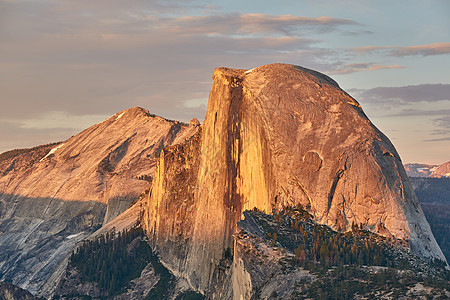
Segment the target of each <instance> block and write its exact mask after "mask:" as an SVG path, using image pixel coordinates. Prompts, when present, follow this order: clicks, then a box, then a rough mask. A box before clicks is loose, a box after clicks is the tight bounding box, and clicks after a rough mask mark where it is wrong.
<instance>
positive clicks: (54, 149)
mask: <svg viewBox="0 0 450 300" xmlns="http://www.w3.org/2000/svg"><path fill="white" fill-rule="evenodd" d="M62 146H64V144H61V145H59V146H57V147H55V148H53V149H52V150H50V151H49V152H48V153H47V155H46V156H44V157H43V158H41V160H40V161H39V162H41V161H43V160H44V159H46V158H47V157H49V156H50V155H52V154H53V153H55V152H56V150H58V149H59V148H61V147H62Z"/></svg>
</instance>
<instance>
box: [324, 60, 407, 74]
mask: <svg viewBox="0 0 450 300" xmlns="http://www.w3.org/2000/svg"><path fill="white" fill-rule="evenodd" d="M403 68H404V66H400V65H377V64H373V63H354V64H346V65H342V66H337V69H336V70H332V71H330V72H329V74H350V73H355V72H361V71H376V70H383V69H403Z"/></svg>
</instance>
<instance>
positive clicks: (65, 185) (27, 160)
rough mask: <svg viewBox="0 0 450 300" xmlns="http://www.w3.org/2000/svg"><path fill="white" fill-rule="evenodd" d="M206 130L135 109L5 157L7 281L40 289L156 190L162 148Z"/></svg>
mask: <svg viewBox="0 0 450 300" xmlns="http://www.w3.org/2000/svg"><path fill="white" fill-rule="evenodd" d="M197 130H198V124H197V123H195V122H194V123H193V124H191V125H188V124H184V123H181V122H176V121H169V120H166V119H163V118H161V117H158V116H154V115H151V114H150V113H149V112H148V111H146V110H144V109H142V108H132V109H129V110H126V111H123V112H120V113H117V114H115V115H114V116H112V117H110V118H108V119H107V120H105V121H103V122H101V123H98V124H96V125H94V126H92V127H90V128H88V129H86V130H85V131H83V132H81V133H80V134H78V135H76V136H73V137H71V138H69V139H68V140H67V141H64V142H62V143H59V144H56V145H51V146H45V147H37V148H34V149H33V150H31V151H25V152H23V153H20V154H19V155H16V156H14V155H3V156H2V157H3V159H2V160H0V249H2V250H1V251H0V281H3V280H7V281H12V282H13V283H14V284H16V285H18V286H20V287H22V288H25V289H27V290H29V291H31V292H32V293H37V292H38V291H40V288H41V287H42V284H43V283H44V282H45V280H46V279H47V278H48V276H49V275H50V274H51V273H52V272H53V271H54V269H55V268H56V266H57V265H58V264H59V263H60V262H61V260H62V259H63V258H64V257H65V256H66V255H67V253H69V252H70V251H71V250H72V248H73V246H74V245H75V244H76V242H78V241H80V240H83V239H85V238H86V237H88V236H89V235H91V234H92V233H93V232H94V231H95V230H97V229H98V228H100V227H101V226H102V225H103V224H106V223H108V222H109V221H111V220H113V219H114V218H115V217H116V216H118V215H119V214H120V213H121V212H123V211H124V210H125V209H127V208H128V207H129V206H130V204H131V203H132V201H136V200H137V199H138V198H139V196H140V194H141V193H142V192H144V190H145V189H148V188H149V186H150V184H149V182H148V181H149V180H150V179H151V176H152V175H153V174H152V173H153V168H154V165H155V163H156V158H157V157H158V156H159V153H160V152H161V150H162V149H163V148H164V147H166V146H168V145H171V144H173V143H181V142H183V141H185V140H186V139H187V138H189V137H190V136H192V135H193V134H194V133H195V132H196V131H197Z"/></svg>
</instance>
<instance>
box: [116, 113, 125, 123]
mask: <svg viewBox="0 0 450 300" xmlns="http://www.w3.org/2000/svg"><path fill="white" fill-rule="evenodd" d="M124 114H125V112H123V113H121V114H120V115H118V116H117V118H116V121H117V120H119V119H120V118H122V116H123V115H124Z"/></svg>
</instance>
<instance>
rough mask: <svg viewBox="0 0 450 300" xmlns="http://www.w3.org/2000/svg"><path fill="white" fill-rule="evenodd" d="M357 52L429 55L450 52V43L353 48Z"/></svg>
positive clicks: (398, 55) (399, 55)
mask: <svg viewBox="0 0 450 300" xmlns="http://www.w3.org/2000/svg"><path fill="white" fill-rule="evenodd" d="M353 50H354V51H356V52H358V53H372V52H375V51H381V52H387V54H388V55H390V56H397V57H404V56H431V55H445V54H450V43H447V42H445V43H434V44H428V45H418V46H406V47H400V46H381V47H379V46H366V47H356V48H353Z"/></svg>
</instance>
